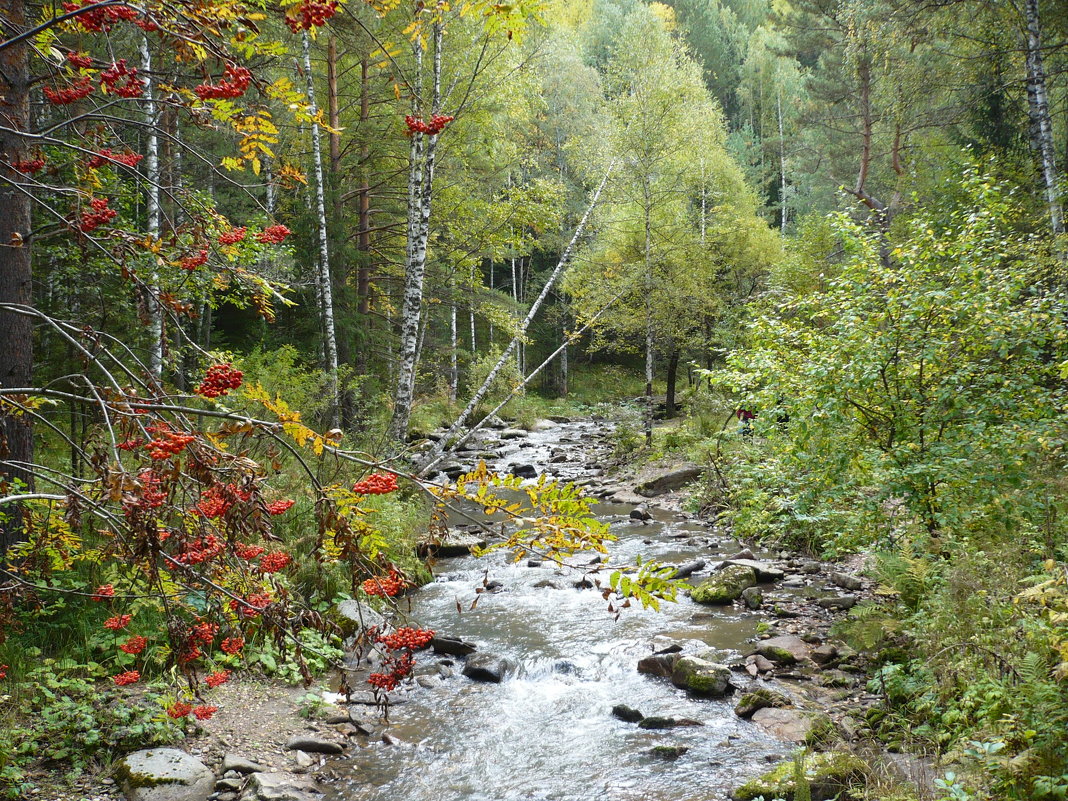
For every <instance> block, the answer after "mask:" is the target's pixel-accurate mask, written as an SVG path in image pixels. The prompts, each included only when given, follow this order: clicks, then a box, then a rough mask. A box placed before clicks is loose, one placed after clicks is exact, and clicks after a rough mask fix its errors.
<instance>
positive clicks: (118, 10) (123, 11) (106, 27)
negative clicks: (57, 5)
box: [63, 0, 137, 33]
mask: <svg viewBox="0 0 1068 801" xmlns="http://www.w3.org/2000/svg"><path fill="white" fill-rule="evenodd" d="M95 5H98V0H82V2H80V3H64V4H63V10H64V11H66V12H67V13H68V14H69V13H71V12H73V11H77V10H78V9H79V8H88V7H90V6H95ZM135 19H137V10H136V9H133V8H130V7H129V6H105V7H103V8H94V9H92V10H90V11H86V12H84V13H82V14H79V15H78V17H77V22H78V24H79V25H81V26H82V28H83V29H85V30H87V31H89V32H90V33H100V32H101V31H110V30H111V26H112V25H114V24H115V23H116V22H122V21H130V20H135Z"/></svg>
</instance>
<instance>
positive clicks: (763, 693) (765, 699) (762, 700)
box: [734, 687, 791, 718]
mask: <svg viewBox="0 0 1068 801" xmlns="http://www.w3.org/2000/svg"><path fill="white" fill-rule="evenodd" d="M790 705H791V704H790V699H789V698H787V697H786V696H785V695H783V694H782V693H779V692H776V691H775V690H770V689H768V688H767V687H758V688H757V689H755V690H753V691H752V692H748V693H746V694H745V695H743V696H742V697H741V698H739V699H738V703H737V705H735V707H734V714H735V715H737V716H738V717H740V718H749V717H752V716H753V715H754V714H756V713H757V712H759V711H760V710H761V709H767V708H768V707H776V708H780V709H781V708H783V707H788V706H790Z"/></svg>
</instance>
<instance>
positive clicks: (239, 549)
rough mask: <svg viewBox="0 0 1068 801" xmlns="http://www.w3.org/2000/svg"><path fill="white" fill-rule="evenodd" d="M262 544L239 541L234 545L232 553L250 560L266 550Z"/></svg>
mask: <svg viewBox="0 0 1068 801" xmlns="http://www.w3.org/2000/svg"><path fill="white" fill-rule="evenodd" d="M266 550H267V549H266V548H264V547H263V546H262V545H246V544H245V543H243V542H239V543H237V544H235V545H234V553H235V554H237V556H238V558H240V559H247V560H252V559H255V558H256V557H257V556H259V555H260V554H261V553H263V552H264V551H266Z"/></svg>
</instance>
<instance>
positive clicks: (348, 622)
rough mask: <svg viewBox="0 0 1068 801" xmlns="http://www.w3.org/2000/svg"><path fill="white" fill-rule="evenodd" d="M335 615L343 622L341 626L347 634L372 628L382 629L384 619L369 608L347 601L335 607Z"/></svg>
mask: <svg viewBox="0 0 1068 801" xmlns="http://www.w3.org/2000/svg"><path fill="white" fill-rule="evenodd" d="M337 614H338V617H340V618H341V619H342V621H343V623H342V625H343V626H344V628H345V629H346V630H348V629H354V630H355V631H346V633H348V634H352V633H355V632H360V631H364V630H366V629H369V628H372V627H374V626H379V627H382V626H384V625H385V623H386V619H385V618H384V617H382V615H381V614H379V613H378V612H376V611H375V610H374V609H372V608H371V607H370V606H368V605H367V604H365V603H361V602H360V601H353V600H347V601H342V602H341V603H339V604H338V605H337Z"/></svg>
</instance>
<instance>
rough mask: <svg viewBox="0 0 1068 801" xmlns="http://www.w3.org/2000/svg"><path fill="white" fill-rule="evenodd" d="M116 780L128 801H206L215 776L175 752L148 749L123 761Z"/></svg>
mask: <svg viewBox="0 0 1068 801" xmlns="http://www.w3.org/2000/svg"><path fill="white" fill-rule="evenodd" d="M116 778H118V780H119V783H120V784H121V785H122V790H123V792H124V793H125V794H126V798H127V799H129V801H207V798H208V796H210V795H211V794H212V793H213V792H215V774H214V773H212V772H211V770H209V769H208V767H207V766H206V765H205V764H204V763H203V762H201V761H200V760H199V759H197V758H196V757H194V756H191V755H189V754H187V753H185V752H184V751H180V750H179V749H177V748H149V749H146V750H144V751H135V752H134V753H132V754H127V755H126V756H125V757H123V758H122V759H121V760H120V761H119V763H118V766H117V770H116Z"/></svg>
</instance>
